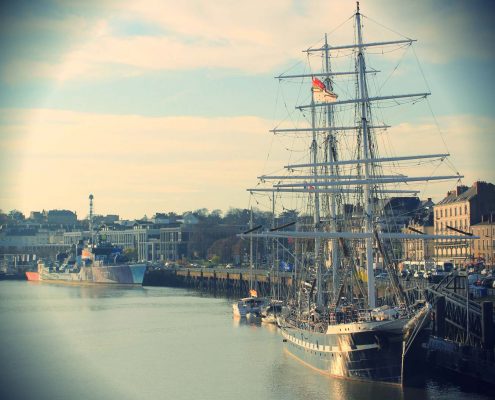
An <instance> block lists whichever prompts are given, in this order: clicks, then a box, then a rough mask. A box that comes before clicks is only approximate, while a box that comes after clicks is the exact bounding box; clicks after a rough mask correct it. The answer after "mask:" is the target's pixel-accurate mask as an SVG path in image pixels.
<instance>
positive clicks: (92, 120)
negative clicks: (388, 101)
mask: <svg viewBox="0 0 495 400" xmlns="http://www.w3.org/2000/svg"><path fill="white" fill-rule="evenodd" d="M494 3H495V2H492V1H488V0H486V1H482V0H473V1H469V2H468V1H462V0H419V1H414V2H413V1H405V0H362V1H361V11H362V14H363V15H364V20H363V24H364V28H365V34H368V33H369V37H370V38H372V39H375V38H377V39H378V40H381V39H382V38H385V37H387V38H388V39H389V40H396V39H401V38H403V37H404V36H405V37H409V38H413V39H416V40H417V42H415V43H414V45H413V48H412V50H410V49H409V48H408V49H407V50H404V51H403V53H401V52H394V53H390V54H385V55H384V56H385V59H387V60H388V63H389V64H390V65H389V66H392V67H393V66H394V65H399V66H400V67H401V69H403V70H404V72H403V73H401V72H398V71H400V69H397V72H396V70H395V69H394V68H392V69H391V71H392V72H391V73H390V75H386V76H389V78H390V79H388V78H386V79H385V81H383V80H382V81H381V83H380V81H379V82H378V84H379V85H380V86H379V89H380V90H383V92H387V93H402V92H404V90H403V89H405V92H408V90H409V91H410V92H415V93H416V92H418V91H419V92H423V91H427V92H431V93H432V95H431V96H430V97H429V100H428V102H427V103H426V102H423V103H422V104H420V105H419V106H418V107H416V106H414V107H416V108H414V107H413V108H414V110H413V112H409V113H408V112H405V111H399V112H394V113H392V115H391V116H390V117H388V119H386V118H385V119H384V122H385V123H389V124H391V125H392V128H391V129H390V130H389V133H388V135H389V136H388V139H387V140H388V142H387V143H389V145H390V148H391V151H392V150H394V151H395V152H396V153H397V154H396V155H403V154H427V153H430V152H433V151H434V150H435V151H436V150H438V151H440V152H442V151H446V152H449V153H450V154H451V158H450V163H449V168H450V169H451V172H459V173H460V174H462V175H463V176H464V178H463V179H462V183H464V184H467V185H471V184H472V182H474V181H475V180H485V181H489V182H495V167H494V165H495V162H494V161H493V149H494V148H495V146H494V145H495V139H494V134H493V132H494V129H493V127H494V126H495V116H494V110H493V105H494V104H495V101H494V100H495V83H494V82H495V80H494V79H493V76H494V72H495V71H494V65H495V64H494V61H495V60H494V58H495V56H494V53H493V51H492V43H494V40H495V26H494V25H493V23H492V20H493V17H494V16H495V4H494ZM0 7H1V8H0V10H1V12H0V18H1V21H0V49H1V51H2V57H0V168H1V169H0V208H1V209H2V210H4V211H8V210H11V209H18V210H21V211H22V212H24V213H26V214H29V212H30V211H40V210H42V209H46V210H48V209H69V210H73V211H76V212H77V214H78V216H79V217H80V218H84V217H85V216H86V215H87V213H88V196H89V194H90V193H93V194H94V196H95V211H96V213H99V214H109V213H112V214H119V215H120V216H121V217H122V218H140V217H142V216H143V215H147V216H151V215H153V214H154V213H155V212H169V211H174V212H184V211H187V210H195V209H199V208H208V209H210V210H213V209H221V210H223V211H226V210H227V209H228V208H229V207H239V208H245V207H248V206H249V204H250V198H249V194H248V193H247V192H246V190H245V189H246V188H248V187H253V186H254V185H255V184H256V182H257V180H256V177H257V176H259V175H261V174H263V173H265V172H268V171H274V170H277V168H279V166H281V165H285V164H286V160H287V153H286V152H284V149H277V148H276V146H275V145H277V144H280V143H282V144H283V142H280V143H279V140H278V139H277V138H274V137H273V135H271V134H270V133H269V130H270V129H272V128H273V127H275V126H278V125H279V124H280V121H282V120H284V118H285V120H287V115H288V114H290V115H291V118H292V116H293V106H292V105H291V106H290V107H285V105H286V104H288V100H287V99H286V98H285V97H283V94H282V95H281V90H282V91H283V90H284V89H283V88H282V89H281V84H280V83H279V81H278V80H277V79H274V77H275V76H277V75H279V74H280V73H283V72H286V71H303V70H304V68H307V67H305V62H306V58H305V55H304V54H303V53H302V52H301V50H303V49H306V48H308V47H310V46H315V45H318V44H321V43H322V38H323V35H324V34H325V33H328V34H329V41H330V43H331V44H332V43H336V44H341V43H349V42H350V40H349V39H352V37H351V38H345V37H344V36H345V35H344V34H345V33H348V32H346V29H347V26H350V27H351V28H352V23H351V24H349V21H348V20H349V18H350V17H351V16H352V15H353V13H354V11H355V2H354V1H350V0H312V1H296V0H271V1H268V2H267V1H259V0H250V1H249V2H248V1H236V2H234V1H228V0H218V1H215V2H211V1H206V0H184V1H182V2H177V1H169V0H139V1H133V0H131V1H126V0H120V1H112V0H107V1H105V0H99V1H92V0H85V1H79V0H74V1H63V0H51V1H50V0H37V1H24V0H19V1H15V2H9V3H6V2H2V3H1V6H0ZM345 21H347V25H346V24H344V25H343V27H341V24H342V23H343V22H345ZM366 37H368V36H366ZM366 37H365V39H366ZM351 41H352V40H351ZM370 57H373V55H370ZM374 65H377V66H381V65H380V64H379V61H377V62H376V64H374ZM383 66H384V67H387V66H386V65H385V64H384V65H383ZM313 69H314V66H312V67H311V70H313ZM413 71H414V73H413V74H412V76H414V78H409V72H413ZM306 72H307V69H306ZM387 73H388V72H387ZM406 74H407V75H406ZM306 89H308V90H309V87H307V88H306ZM290 92H291V91H290V90H289V91H287V90H286V91H285V93H286V94H290ZM305 93H309V92H308V91H306V92H305ZM291 104H292V103H291ZM289 108H290V110H289ZM456 184H457V183H456V182H449V183H442V184H441V185H440V186H439V189H433V187H432V186H431V185H428V186H424V189H425V193H422V194H421V196H422V197H433V198H434V200H440V199H441V198H442V196H443V195H444V194H445V192H446V190H448V189H451V188H452V187H455V185H456Z"/></svg>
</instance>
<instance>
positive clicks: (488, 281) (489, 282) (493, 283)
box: [480, 276, 495, 288]
mask: <svg viewBox="0 0 495 400" xmlns="http://www.w3.org/2000/svg"><path fill="white" fill-rule="evenodd" d="M480 286H483V287H486V288H495V277H493V276H490V277H488V278H483V279H482V280H481V282H480Z"/></svg>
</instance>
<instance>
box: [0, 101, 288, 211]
mask: <svg viewBox="0 0 495 400" xmlns="http://www.w3.org/2000/svg"><path fill="white" fill-rule="evenodd" d="M0 120H2V121H3V125H2V127H1V133H2V134H1V136H0V137H1V138H2V139H1V140H0V148H2V153H4V152H7V149H8V151H9V154H10V158H11V162H10V163H9V166H10V168H8V169H5V170H4V171H3V174H2V176H0V180H1V181H2V187H3V188H4V190H2V193H1V197H2V198H1V199H0V201H1V203H3V204H2V208H9V207H10V208H14V207H15V208H21V209H24V210H26V212H27V211H30V210H35V209H42V208H56V207H61V208H67V207H69V208H71V209H79V210H85V208H86V207H85V201H86V198H87V195H88V193H90V192H92V193H94V194H95V195H97V196H98V198H99V205H100V210H101V211H102V212H103V210H107V212H112V210H113V209H115V208H120V209H121V210H122V208H121V206H120V202H121V201H124V200H125V199H127V198H128V197H129V198H134V199H136V198H138V199H139V202H137V204H136V203H134V204H129V207H130V208H129V209H124V211H122V212H125V213H127V214H128V215H129V214H131V213H133V212H136V211H135V210H140V211H142V212H143V213H144V212H147V213H151V212H154V211H157V209H156V208H155V209H150V207H153V206H156V204H157V203H161V204H162V205H161V209H169V210H185V209H191V208H194V207H197V204H198V202H199V203H200V204H202V205H203V206H205V207H209V208H224V209H227V208H228V207H229V206H231V205H238V206H240V205H244V203H246V204H247V198H248V196H247V194H246V192H245V188H246V187H248V186H250V185H252V184H253V183H255V182H256V176H257V175H259V173H260V172H261V168H262V166H263V165H264V163H265V160H266V153H265V151H264V150H265V149H268V148H269V145H270V140H271V136H270V134H269V133H268V130H269V129H270V128H271V127H272V126H273V124H272V122H271V121H269V120H266V119H262V118H257V117H251V116H240V117H231V118H228V117H218V118H202V117H160V118H158V117H143V116H137V115H100V114H90V113H78V112H72V111H63V110H52V109H33V110H12V109H9V110H1V111H0ZM6 138H10V139H6ZM14 138H15V140H14ZM260 149H263V151H260ZM274 155H275V158H274V159H273V160H270V163H274V162H275V159H276V156H277V153H276V152H275V153H274ZM278 155H280V153H278ZM277 164H278V165H281V164H282V161H281V160H280V158H279V159H278V163H277ZM6 181H9V182H11V181H17V182H18V184H17V186H15V187H10V186H8V185H5V182H6ZM34 194H35V195H34ZM12 199H16V202H15V203H16V204H12ZM148 200H149V201H148ZM115 202H116V203H115ZM117 203H118V204H117ZM80 212H84V211H80Z"/></svg>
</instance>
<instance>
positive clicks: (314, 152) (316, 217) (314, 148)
mask: <svg viewBox="0 0 495 400" xmlns="http://www.w3.org/2000/svg"><path fill="white" fill-rule="evenodd" d="M314 97H315V96H314V91H313V89H311V104H312V105H313V107H312V108H311V127H312V128H313V140H312V142H311V158H312V160H311V161H312V162H313V164H315V166H314V168H313V175H314V181H315V182H317V181H318V167H317V166H316V163H317V162H318V143H317V140H316V139H317V130H316V111H315V108H314V104H315V98H314ZM320 219H321V218H320V197H319V193H318V191H316V190H315V193H314V213H313V222H314V231H315V232H318V231H319V229H320ZM320 247H321V239H320V238H318V237H316V238H315V267H316V306H317V308H318V309H322V308H323V282H322V279H323V273H322V270H321V269H322V263H321V258H320Z"/></svg>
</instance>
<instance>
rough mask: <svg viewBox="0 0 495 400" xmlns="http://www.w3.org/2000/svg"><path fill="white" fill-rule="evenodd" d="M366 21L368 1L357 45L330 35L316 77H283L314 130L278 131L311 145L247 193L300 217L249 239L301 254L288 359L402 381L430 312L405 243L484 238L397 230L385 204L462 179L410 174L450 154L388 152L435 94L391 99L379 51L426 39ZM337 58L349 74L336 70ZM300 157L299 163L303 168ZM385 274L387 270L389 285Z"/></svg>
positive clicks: (288, 325)
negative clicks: (408, 275)
mask: <svg viewBox="0 0 495 400" xmlns="http://www.w3.org/2000/svg"><path fill="white" fill-rule="evenodd" d="M363 17H364V16H363V15H362V14H361V12H360V9H359V2H358V3H357V5H356V12H355V13H354V14H353V16H352V17H351V18H350V19H349V21H353V22H354V24H353V28H352V30H353V37H354V43H350V44H343V45H340V44H338V45H336V44H333V43H332V44H330V43H329V42H328V36H327V35H325V36H324V40H323V43H322V44H320V45H317V46H315V47H311V48H308V49H307V50H305V52H306V54H307V56H308V60H309V61H310V63H311V62H312V63H313V65H310V66H309V71H308V69H306V70H305V72H303V73H300V74H289V73H284V74H282V75H280V76H277V77H276V78H277V79H279V80H280V81H282V82H287V81H288V82H290V83H291V84H292V87H289V89H288V92H289V93H294V94H295V95H296V97H297V99H298V101H304V98H306V99H307V100H306V103H303V104H301V103H300V102H299V103H298V104H297V105H296V107H295V111H294V112H291V111H290V110H289V111H288V113H290V115H289V117H290V118H287V119H286V121H287V120H289V121H293V120H295V117H294V115H293V114H296V113H299V114H300V115H301V117H302V118H301V119H302V120H303V123H299V120H298V121H297V126H296V127H292V126H290V127H288V128H285V127H284V128H282V127H280V126H279V127H277V128H275V129H273V130H272V132H273V133H274V135H280V136H284V137H287V138H289V139H288V140H287V142H289V143H294V144H299V143H302V144H300V145H299V147H298V148H297V149H295V150H294V151H293V152H291V153H290V155H291V163H290V164H289V165H286V166H284V167H283V168H281V172H279V173H277V172H278V171H277V172H275V173H271V174H270V175H262V176H260V177H259V182H258V185H257V186H256V187H254V188H250V189H247V190H248V191H249V192H250V193H251V195H252V196H253V197H255V199H256V203H257V204H262V203H263V202H264V203H266V204H267V205H269V204H270V203H272V210H273V213H275V205H274V204H275V202H277V203H280V204H281V206H282V207H284V209H285V210H288V209H291V210H292V211H294V213H295V214H296V215H297V217H296V219H295V221H293V223H291V224H285V225H284V226H281V227H267V228H264V227H260V226H258V227H257V228H256V229H250V230H249V231H248V232H246V233H244V234H242V235H240V236H241V237H243V238H246V239H250V240H253V239H263V238H264V239H265V240H268V241H277V242H278V243H281V245H282V246H286V247H287V248H288V250H290V251H291V252H292V253H293V262H294V271H295V272H294V283H293V290H291V293H290V296H289V298H288V299H287V309H286V310H284V313H283V316H282V317H280V318H279V325H280V328H281V334H282V335H283V338H284V343H285V348H286V350H287V352H289V353H290V354H292V355H293V356H295V357H296V358H297V359H299V360H300V361H302V362H303V363H304V364H306V365H308V366H310V367H312V368H314V369H316V370H318V371H320V372H322V373H325V374H328V375H331V376H335V377H342V378H347V379H356V380H362V381H373V382H383V383H388V384H397V385H402V384H403V383H404V381H405V380H404V373H405V368H406V367H405V366H406V365H407V359H408V357H409V356H411V353H414V351H413V350H412V347H411V346H412V345H413V343H414V342H413V339H414V337H416V336H417V333H418V331H419V329H420V328H421V326H422V323H424V321H425V320H426V319H427V318H426V316H427V313H428V310H429V307H428V305H427V304H425V303H421V302H417V301H415V302H413V301H412V300H411V299H410V297H408V296H407V293H406V292H405V291H404V290H403V288H402V286H401V283H400V280H399V278H398V271H399V269H398V268H399V267H398V262H399V261H400V254H399V253H400V251H399V248H400V244H401V242H402V241H404V240H420V241H422V242H423V241H425V240H457V241H463V240H468V239H472V238H473V237H472V236H469V235H467V234H466V233H465V232H463V231H462V230H460V229H455V228H452V231H450V232H444V233H442V234H425V233H423V232H421V231H419V230H417V229H416V230H414V229H413V230H409V231H404V230H402V229H400V228H399V229H397V226H396V225H397V218H396V217H397V215H394V211H393V210H391V211H390V210H388V209H387V207H384V206H383V205H384V204H390V199H392V198H397V197H398V196H400V197H399V198H400V199H404V201H407V198H408V197H413V196H417V195H418V192H419V191H420V190H419V189H415V188H412V186H413V185H415V184H417V183H420V182H422V183H424V182H428V185H429V186H428V187H429V188H431V185H432V183H433V182H435V181H448V180H453V181H457V180H459V179H460V178H462V176H461V175H459V174H458V173H455V174H450V175H441V176H435V175H432V174H428V175H426V176H409V175H407V174H404V173H403V172H404V171H405V169H403V168H401V167H402V166H404V167H408V168H409V170H412V171H413V172H415V171H416V170H419V171H421V170H422V168H423V167H424V166H425V165H426V164H428V165H430V166H431V169H433V170H437V168H438V166H441V165H445V162H446V160H447V158H448V156H449V154H448V153H446V152H444V153H435V154H419V155H418V154H413V155H398V156H392V155H390V154H387V153H385V154H384V153H383V149H382V148H381V147H380V146H381V145H382V144H383V140H382V139H383V135H382V134H383V133H384V131H386V130H387V128H390V126H389V125H387V124H386V123H384V122H381V121H382V119H381V118H383V117H382V114H383V113H384V112H385V111H387V109H388V108H391V107H392V106H398V105H400V106H403V105H404V104H407V103H409V104H416V103H418V102H421V101H425V99H426V98H427V96H429V95H430V93H428V92H424V93H412V94H388V93H386V94H383V93H381V89H382V88H383V85H382V86H380V85H379V84H376V81H375V80H373V81H372V82H370V80H371V79H370V78H371V77H373V78H374V77H375V75H377V74H379V73H380V71H378V70H377V69H375V68H370V67H369V66H368V59H369V56H370V54H373V56H378V55H380V56H381V55H383V56H385V57H387V56H388V57H389V59H390V58H391V57H390V55H389V53H390V51H391V49H392V50H394V49H395V50H397V49H400V48H402V49H404V48H406V47H408V46H411V44H412V43H413V42H414V41H415V40H413V39H410V38H407V37H401V38H399V39H397V40H380V41H365V38H364V34H363ZM344 59H345V60H344ZM315 60H316V61H315ZM343 60H344V61H343ZM346 60H347V61H346ZM334 61H336V62H335V64H337V65H339V66H340V67H341V68H342V67H344V68H347V70H345V69H344V70H334V68H333V67H334V65H333V64H334ZM399 62H400V57H399ZM315 63H317V64H318V67H317V68H315V66H314V64H315ZM316 69H317V71H315V70H316ZM394 71H395V70H394ZM385 82H386V81H385ZM401 82H402V83H406V82H407V78H405V77H403V78H402V80H401ZM291 88H296V89H291ZM305 93H306V95H305ZM284 104H286V102H285V101H284ZM396 113H397V112H396ZM377 114H378V116H377ZM394 116H395V117H396V115H394ZM281 125H282V126H285V125H284V124H283V123H282V124H281ZM280 136H279V137H280ZM284 143H285V142H284ZM418 145H420V144H419V143H418ZM418 147H419V146H418ZM422 147H423V148H425V149H426V148H427V147H428V146H426V145H424V146H422ZM303 152H304V153H303ZM295 157H300V158H299V159H298V160H296V161H295V162H294V158H295ZM404 164H405V165H404ZM414 165H417V166H418V167H417V168H415V167H414ZM404 185H407V186H406V187H404ZM416 199H417V197H416ZM378 267H381V268H383V271H384V272H383V273H382V274H381V275H382V276H380V284H379V285H378V286H379V287H377V283H378V279H377V280H375V271H376V272H378V271H377V270H378ZM383 275H385V276H386V283H385V280H383Z"/></svg>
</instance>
